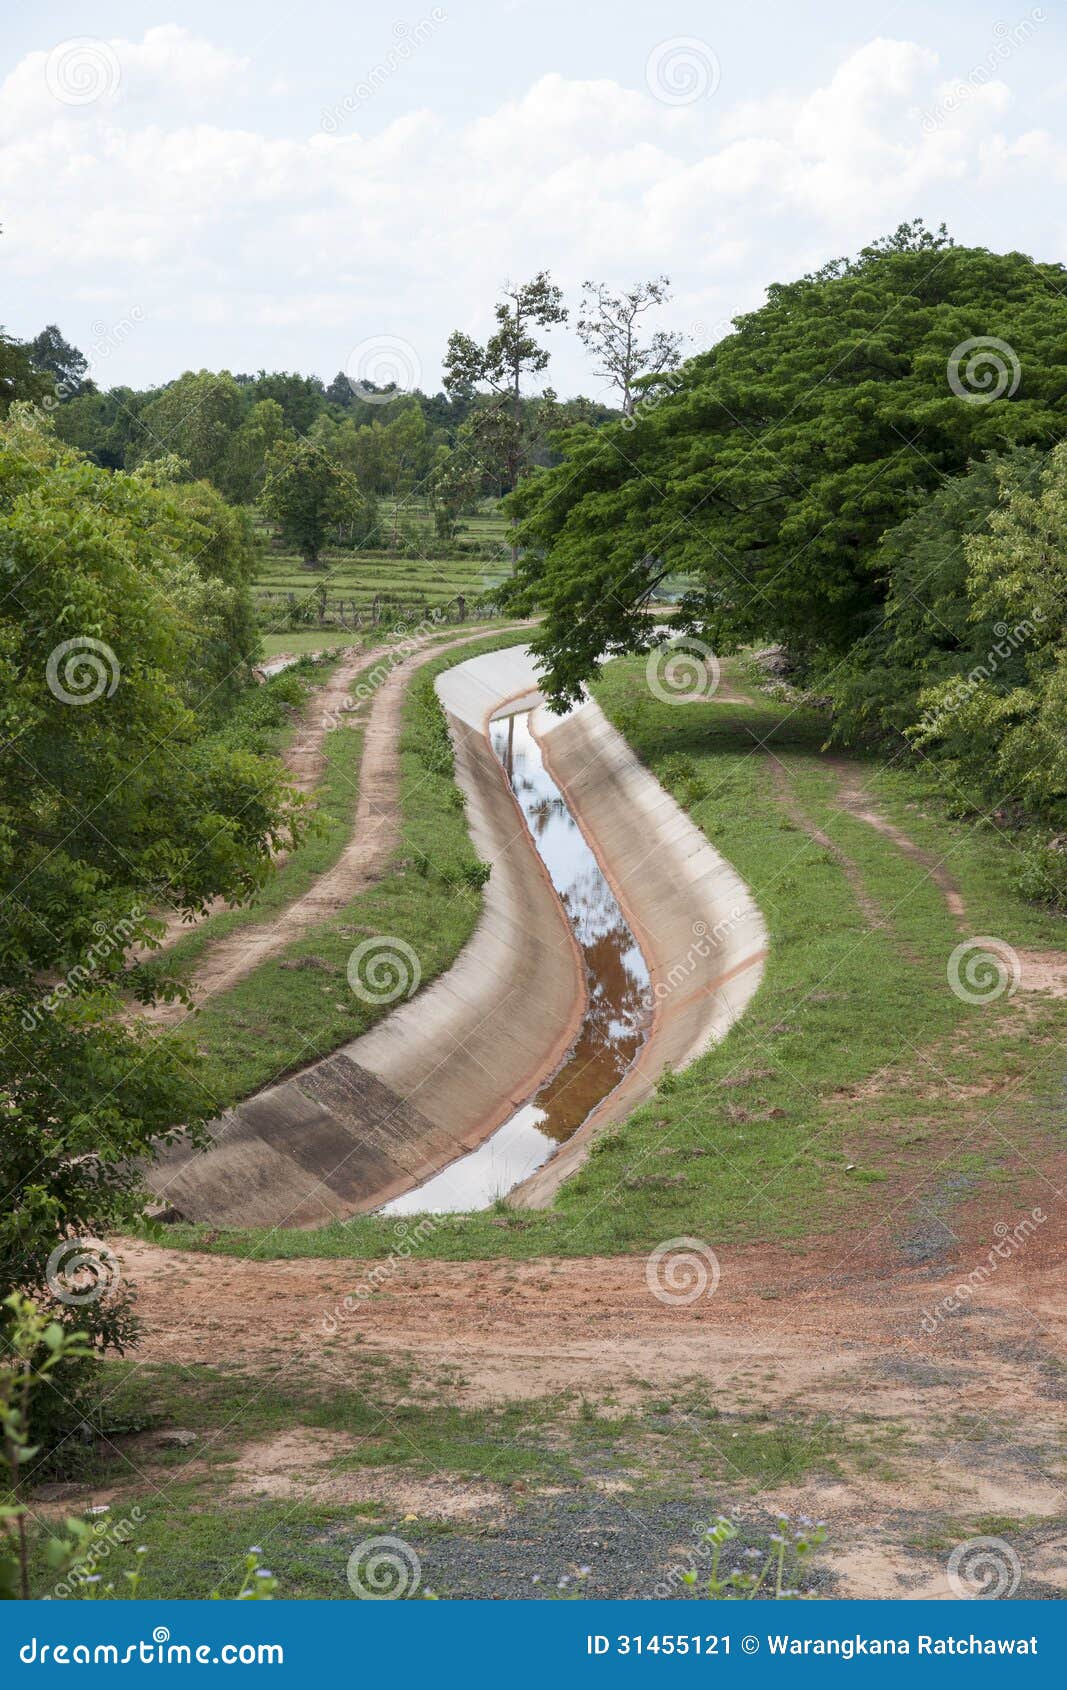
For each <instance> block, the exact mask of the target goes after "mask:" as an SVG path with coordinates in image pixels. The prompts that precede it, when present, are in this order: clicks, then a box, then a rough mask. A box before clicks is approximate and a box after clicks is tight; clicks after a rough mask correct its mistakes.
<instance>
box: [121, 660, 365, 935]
mask: <svg viewBox="0 0 1067 1690" xmlns="http://www.w3.org/2000/svg"><path fill="white" fill-rule="evenodd" d="M383 656H384V648H378V649H376V650H374V651H371V652H367V651H366V650H364V649H362V648H360V649H359V650H358V651H357V650H351V651H348V652H347V653H346V654H345V655H344V657H343V658H342V660H341V662H340V663H339V664H338V666H337V668H336V669H335V670H334V671H333V673H332V674H331V675H330V676H329V677H328V679H327V680H326V681H325V682H324V683H323V685H322V686H321V687H315V688H314V689H313V691H312V692H311V694H310V696H309V697H308V699H307V700H306V702H305V705H304V708H303V710H302V712H301V717H300V722H299V724H298V726H297V730H296V733H295V735H294V736H293V740H292V743H291V745H290V746H289V748H288V750H287V751H286V753H285V756H284V757H283V759H282V761H283V762H284V764H285V767H286V769H287V770H288V774H289V779H290V781H291V783H292V785H293V786H295V787H296V789H297V791H298V792H303V793H310V792H312V791H314V789H315V787H316V786H317V785H318V783H319V781H320V780H321V778H322V774H323V771H324V769H325V767H326V750H325V745H326V735H327V734H328V733H329V732H330V731H331V729H333V728H335V727H337V726H338V724H339V722H340V721H341V720H342V719H343V717H344V716H345V715H347V714H348V713H349V712H350V711H355V710H356V709H358V708H359V706H358V705H357V704H356V701H355V700H354V699H353V698H352V696H351V691H350V689H351V686H352V682H353V681H354V680H355V679H356V677H357V676H358V675H362V674H363V673H364V672H365V671H366V670H368V669H372V668H373V667H374V665H375V664H376V663H380V662H381V661H382V659H383ZM266 673H267V676H268V679H269V678H271V676H273V675H274V674H276V673H280V670H279V669H276V668H275V669H267V671H266ZM287 855H288V853H287V852H285V851H279V852H278V853H277V854H276V855H275V858H274V862H275V865H276V866H277V867H281V865H282V863H284V861H285V859H286V856H287ZM227 908H229V906H228V905H227V903H226V902H225V900H224V899H222V898H215V899H214V900H213V901H212V903H211V904H210V905H209V906H208V908H207V909H206V910H204V911H203V913H202V914H201V915H199V916H197V917H194V918H193V919H192V920H190V918H189V916H188V915H187V914H185V913H183V912H182V911H181V910H173V911H172V912H171V913H170V914H169V915H168V916H166V917H165V921H166V932H165V933H164V936H163V944H162V946H161V947H160V949H158V950H154V951H151V952H148V951H146V952H144V953H143V954H144V955H146V956H149V955H150V956H159V955H160V954H161V951H165V950H167V949H168V948H169V947H170V946H171V945H173V944H176V943H177V941H178V940H179V939H183V938H184V937H185V935H186V934H187V933H192V932H194V931H195V930H196V929H197V928H198V927H200V926H201V925H202V924H203V923H204V922H205V921H207V920H208V919H209V918H210V917H211V916H213V915H219V914H221V912H222V911H223V910H225V909H227Z"/></svg>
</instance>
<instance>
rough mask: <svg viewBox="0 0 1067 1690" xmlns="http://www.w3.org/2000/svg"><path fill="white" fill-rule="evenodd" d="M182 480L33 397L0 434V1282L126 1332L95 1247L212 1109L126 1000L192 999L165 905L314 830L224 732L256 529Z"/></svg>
mask: <svg viewBox="0 0 1067 1690" xmlns="http://www.w3.org/2000/svg"><path fill="white" fill-rule="evenodd" d="M170 474H171V469H170V468H168V467H167V466H165V465H160V464H157V465H155V466H153V469H152V471H151V472H150V473H146V474H137V475H125V474H110V473H108V472H106V471H103V470H100V469H98V468H96V467H95V466H94V465H92V464H90V463H88V462H87V461H86V460H85V459H84V458H82V457H81V456H80V454H78V453H76V452H74V451H72V450H71V449H69V448H68V447H65V446H61V445H60V444H58V443H57V442H56V440H55V439H54V437H53V436H52V435H51V433H50V431H49V430H48V428H47V427H46V426H44V425H42V422H41V419H40V418H39V417H38V416H37V415H36V414H35V413H32V412H29V411H27V410H26V409H25V408H21V409H20V408H19V407H16V408H15V410H14V413H13V415H12V418H11V420H10V421H9V422H8V423H7V424H6V425H5V426H4V428H3V429H2V431H0V555H2V558H3V563H2V566H0V567H2V570H3V573H4V577H5V586H6V589H7V590H6V593H5V596H4V599H3V605H2V607H0V897H2V900H3V904H4V936H3V942H2V945H0V1180H2V1183H3V1189H4V1191H5V1192H6V1193H8V1194H9V1196H8V1197H7V1199H6V1200H5V1204H4V1208H3V1213H2V1215H0V1296H4V1295H7V1294H9V1293H11V1292H12V1291H21V1292H27V1293H31V1294H33V1295H34V1296H35V1297H37V1298H39V1299H41V1300H43V1301H44V1303H45V1306H46V1307H47V1309H48V1310H49V1312H50V1313H51V1314H52V1315H53V1317H54V1318H55V1319H56V1320H57V1321H58V1322H59V1323H60V1325H62V1326H64V1327H67V1328H73V1327H74V1326H76V1327H77V1328H78V1329H79V1330H84V1331H86V1332H87V1333H88V1334H89V1336H90V1338H91V1340H92V1341H93V1342H94V1343H95V1344H101V1345H115V1346H118V1347H120V1348H121V1347H122V1346H123V1345H125V1344H126V1343H128V1342H129V1341H130V1338H131V1336H132V1333H133V1321H132V1315H131V1305H130V1299H129V1295H128V1292H127V1293H124V1294H119V1295H109V1296H101V1295H99V1291H100V1289H101V1288H103V1287H106V1285H107V1283H108V1282H109V1281H113V1279H114V1271H115V1266H116V1264H114V1262H113V1259H111V1258H109V1257H108V1256H107V1255H106V1253H101V1252H100V1251H99V1250H98V1249H97V1245H98V1240H99V1238H100V1236H101V1235H103V1234H105V1233H107V1232H109V1231H113V1230H115V1229H117V1228H118V1227H120V1226H122V1225H128V1224H130V1223H131V1222H132V1220H133V1219H134V1217H135V1216H136V1214H137V1213H138V1210H139V1207H140V1202H139V1187H140V1179H139V1173H138V1162H139V1159H141V1158H144V1157H145V1156H146V1155H147V1154H148V1153H149V1150H150V1147H151V1145H152V1143H153V1141H154V1140H156V1139H162V1140H166V1139H167V1138H168V1137H169V1136H171V1135H172V1134H173V1133H174V1132H175V1130H176V1129H177V1124H178V1123H184V1124H185V1125H187V1126H189V1127H190V1128H191V1129H192V1130H193V1132H194V1134H195V1133H196V1132H197V1131H198V1129H199V1125H200V1123H202V1121H203V1120H204V1119H205V1118H207V1117H208V1116H209V1115H210V1112H211V1111H210V1099H209V1097H208V1096H207V1094H206V1092H205V1091H204V1090H203V1088H202V1087H201V1086H200V1084H199V1082H198V1080H197V1074H196V1066H197V1063H196V1055H195V1051H194V1050H193V1049H192V1048H191V1047H190V1044H189V1041H188V1040H186V1039H183V1038H181V1037H179V1036H177V1035H173V1034H171V1035H159V1034H156V1035H154V1034H152V1033H151V1032H149V1031H148V1030H147V1028H146V1027H145V1026H144V1025H142V1024H140V1023H138V1022H137V1021H136V1020H135V1019H133V1018H130V1017H126V1016H125V1015H124V1009H125V1004H126V1000H127V997H128V996H130V995H133V996H135V997H139V998H141V999H142V1000H144V1001H149V1000H151V998H152V997H154V996H156V995H160V994H162V995H168V993H169V994H173V991H174V989H175V988H174V986H173V983H168V982H167V981H166V980H162V981H161V980H160V979H159V978H158V977H156V978H151V977H150V975H149V973H148V972H147V971H146V970H145V969H144V966H143V961H144V958H145V956H146V955H147V953H148V952H150V951H151V949H152V947H153V946H155V945H157V944H158V940H159V935H160V933H161V931H162V928H161V922H160V920H159V919H158V916H157V915H156V913H155V912H156V911H157V910H158V909H159V908H160V907H163V908H174V909H178V910H180V911H183V912H189V913H193V912H196V911H199V910H201V909H203V908H204V907H205V906H207V905H208V904H210V902H211V901H212V900H213V899H214V898H216V897H222V898H225V899H226V900H228V901H232V902H238V903H240V902H242V901H244V900H245V899H247V898H248V897H249V896H250V895H251V894H252V893H253V892H254V891H255V890H256V888H257V887H258V886H260V885H262V883H263V881H264V879H265V878H266V876H267V875H268V874H269V873H270V872H271V852H272V849H275V848H278V847H280V846H283V845H285V844H286V843H288V842H290V841H291V840H292V839H293V838H294V837H295V836H298V835H299V834H300V832H301V831H302V828H303V822H302V818H301V809H300V807H299V804H298V801H297V800H296V799H295V797H294V795H293V794H291V792H290V790H289V788H288V787H287V786H286V784H285V782H284V779H283V774H282V771H281V769H280V767H279V766H278V765H277V763H276V762H274V761H273V760H270V759H264V758H263V757H260V756H257V755H256V754H255V753H254V752H251V751H249V750H248V749H246V748H245V747H244V746H242V745H240V744H234V743H232V742H229V743H228V742H227V741H226V739H225V736H224V735H221V734H219V733H218V732H217V731H216V729H217V721H218V716H217V709H216V706H217V701H218V700H219V699H220V698H222V697H224V696H227V695H228V694H231V693H236V692H237V690H238V689H239V686H240V685H241V684H242V682H244V683H247V680H248V678H249V677H248V659H249V658H250V656H251V655H252V653H253V651H254V643H251V642H253V640H254V636H252V635H250V632H249V630H250V628H251V622H250V619H249V617H248V614H247V602H246V585H247V582H246V579H245V577H246V573H247V568H248V555H246V553H245V552H244V551H243V550H242V544H243V542H242V535H243V532H244V531H243V527H242V524H241V521H240V519H239V518H238V517H236V516H235V514H234V513H233V512H231V511H229V510H228V509H227V507H226V506H225V505H224V504H223V502H222V500H221V498H220V497H219V495H218V494H217V493H216V492H215V491H214V489H212V488H210V487H208V486H206V485H200V484H197V483H193V484H188V483H185V484H182V485H181V486H178V485H177V484H175V483H173V482H172V481H171V479H170ZM101 1282H103V1287H102V1284H101ZM111 1289H112V1291H113V1292H114V1291H115V1289H116V1288H115V1286H114V1284H113V1283H112V1285H111ZM68 1360H69V1361H70V1362H71V1363H72V1365H76V1358H75V1357H73V1356H72V1357H70V1358H68ZM53 1406H54V1407H55V1408H56V1409H57V1410H59V1409H61V1407H62V1399H61V1395H60V1393H58V1392H57V1393H55V1395H54V1399H53Z"/></svg>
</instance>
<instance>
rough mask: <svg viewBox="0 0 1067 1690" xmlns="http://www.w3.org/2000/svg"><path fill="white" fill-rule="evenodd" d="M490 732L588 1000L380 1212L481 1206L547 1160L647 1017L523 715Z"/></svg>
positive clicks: (591, 870) (637, 974) (642, 980)
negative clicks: (460, 1143)
mask: <svg viewBox="0 0 1067 1690" xmlns="http://www.w3.org/2000/svg"><path fill="white" fill-rule="evenodd" d="M490 737H491V739H492V743H493V749H494V751H495V752H496V754H497V756H498V757H499V758H500V760H501V762H502V763H503V765H504V768H505V770H506V771H507V773H508V775H509V778H510V780H511V785H512V790H513V791H514V793H515V797H516V799H517V801H518V804H519V807H520V809H521V810H522V813H523V816H524V817H525V819H526V824H527V826H528V827H529V829H530V833H531V835H532V837H533V840H534V843H535V845H536V847H537V851H538V853H539V855H540V857H541V859H542V861H543V862H544V864H545V867H546V869H547V870H548V874H549V877H550V879H551V881H552V884H553V886H554V887H555V888H556V891H557V892H558V893H559V895H560V899H561V901H562V903H563V907H564V909H565V910H566V912H567V916H568V919H569V920H570V923H571V927H572V929H573V931H574V936H575V938H576V939H577V941H578V946H579V948H580V950H581V953H582V957H583V960H584V963H585V969H586V977H587V981H586V983H587V988H588V993H589V1003H588V1007H587V1010H586V1014H585V1019H584V1020H583V1022H582V1025H581V1027H580V1029H579V1032H578V1036H577V1038H576V1040H575V1042H574V1044H573V1046H572V1047H571V1050H570V1051H569V1053H568V1055H567V1056H566V1057H565V1059H564V1061H563V1063H562V1064H561V1066H560V1067H559V1068H558V1069H557V1071H556V1073H555V1074H553V1075H552V1077H551V1078H550V1079H549V1080H547V1081H546V1082H545V1084H544V1085H543V1086H542V1087H541V1089H540V1090H539V1091H538V1092H537V1093H536V1095H535V1096H534V1097H533V1098H532V1099H531V1101H530V1102H529V1103H526V1104H524V1105H523V1107H522V1108H521V1109H519V1110H517V1111H516V1113H515V1114H514V1115H513V1116H511V1118H510V1119H509V1120H507V1121H505V1122H504V1124H503V1126H501V1127H498V1129H497V1131H496V1132H495V1133H494V1134H493V1135H492V1137H491V1138H489V1139H487V1141H486V1142H485V1144H483V1145H481V1146H480V1147H479V1148H478V1149H477V1150H474V1151H471V1152H470V1154H469V1155H467V1156H463V1157H460V1159H459V1160H458V1161H456V1162H453V1163H452V1164H451V1166H450V1167H447V1168H445V1169H444V1170H443V1171H442V1172H441V1173H439V1174H435V1175H434V1177H433V1178H432V1179H430V1180H427V1181H426V1183H425V1184H424V1185H422V1186H420V1187H419V1188H418V1189H417V1190H415V1191H410V1192H408V1193H406V1194H405V1196H403V1197H398V1198H396V1199H394V1201H393V1202H392V1203H389V1204H387V1205H386V1207H385V1209H384V1210H383V1211H382V1212H383V1213H384V1214H392V1215H400V1214H416V1213H422V1212H424V1211H427V1210H430V1211H433V1212H435V1213H437V1214H442V1213H445V1212H451V1211H456V1210H464V1209H484V1208H486V1207H488V1205H489V1204H490V1203H492V1202H493V1200H494V1199H495V1198H496V1197H498V1196H502V1195H503V1194H504V1193H505V1192H507V1191H510V1190H511V1188H512V1186H514V1185H517V1184H518V1183H519V1181H520V1180H523V1179H526V1178H527V1176H528V1175H530V1174H532V1173H533V1172H534V1171H535V1169H537V1168H539V1167H540V1166H541V1165H542V1163H544V1162H547V1160H548V1158H549V1157H550V1156H551V1155H552V1152H553V1151H554V1150H556V1149H557V1148H558V1147H559V1145H560V1144H562V1143H563V1142H564V1140H566V1139H568V1138H570V1136H571V1134H572V1133H573V1132H575V1131H576V1129H577V1128H578V1127H579V1126H580V1125H581V1123H582V1122H583V1121H584V1120H585V1118H586V1116H587V1115H588V1114H589V1112H590V1110H591V1109H593V1108H594V1107H595V1105H596V1104H598V1103H599V1102H600V1100H601V1099H602V1098H603V1097H606V1096H607V1094H608V1092H610V1091H611V1090H612V1089H613V1088H614V1087H615V1086H616V1085H617V1084H618V1082H619V1080H620V1079H621V1078H622V1075H623V1074H624V1073H625V1071H626V1069H627V1068H628V1067H629V1066H630V1063H631V1062H632V1061H633V1059H634V1057H635V1056H636V1054H637V1051H638V1049H639V1048H640V1045H641V1043H642V1041H643V1039H644V1035H645V1029H646V1026H647V1022H648V1013H647V1009H646V1007H645V1003H644V1002H642V999H644V998H645V994H646V993H647V991H648V985H649V977H648V969H647V967H646V966H645V959H644V957H643V956H642V954H641V951H640V949H639V947H638V945H637V942H636V940H635V938H634V936H633V933H632V932H631V930H630V928H629V926H628V924H627V922H626V919H625V917H624V916H623V913H622V911H621V909H620V908H619V905H618V903H617V902H616V899H615V895H614V893H613V892H612V890H611V887H610V886H609V885H608V883H607V881H606V880H605V878H604V876H603V874H602V872H601V869H600V864H599V863H598V862H597V860H596V857H595V855H594V854H593V852H592V850H591V849H590V847H589V845H588V844H587V843H586V841H585V838H584V836H583V834H582V831H581V829H580V828H579V827H578V825H577V823H576V822H575V820H574V817H573V816H572V815H571V812H570V810H569V809H568V808H567V805H566V803H565V801H564V799H563V795H562V794H561V792H560V791H559V788H558V787H557V786H556V784H555V782H554V781H553V780H552V778H551V776H550V775H549V774H548V771H547V770H546V768H545V766H544V764H543V762H542V759H541V751H540V747H539V746H538V744H537V741H536V740H535V739H534V737H533V735H532V733H531V732H530V714H529V712H528V711H523V712H521V713H520V714H519V715H516V716H509V717H504V718H501V719H499V720H497V721H495V722H493V723H492V724H491V726H490Z"/></svg>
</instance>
